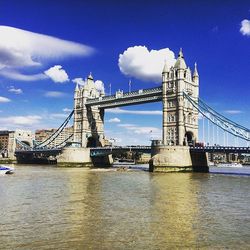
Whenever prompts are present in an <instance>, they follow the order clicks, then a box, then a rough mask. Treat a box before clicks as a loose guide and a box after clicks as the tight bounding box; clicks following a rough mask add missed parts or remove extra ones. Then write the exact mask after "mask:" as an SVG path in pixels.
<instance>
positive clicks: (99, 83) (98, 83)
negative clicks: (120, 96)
mask: <svg viewBox="0 0 250 250" xmlns="http://www.w3.org/2000/svg"><path fill="white" fill-rule="evenodd" d="M72 82H74V83H77V84H79V85H81V86H84V85H85V83H86V80H83V78H81V77H78V78H75V79H73V80H72ZM95 86H96V89H97V90H98V91H99V92H101V93H105V88H104V83H103V82H102V81H101V80H96V81H95Z"/></svg>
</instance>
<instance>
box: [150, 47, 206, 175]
mask: <svg viewBox="0 0 250 250" xmlns="http://www.w3.org/2000/svg"><path fill="white" fill-rule="evenodd" d="M183 92H185V93H186V94H188V95H190V96H191V97H192V99H194V100H196V101H197V100H198V96H199V74H198V71H197V65H196V64H195V66H194V71H193V75H192V73H191V70H190V68H189V67H187V65H186V62H185V59H184V56H183V53H182V50H180V52H179V54H178V58H177V60H176V63H175V65H174V66H173V67H171V68H169V67H168V65H167V64H166V63H165V65H164V68H163V72H162V105H163V119H162V120H163V124H162V143H161V144H155V145H152V158H151V160H150V162H149V170H150V171H154V172H175V171H192V170H195V171H202V172H207V171H208V167H207V166H208V165H207V155H206V154H205V153H203V152H201V153H194V152H190V149H189V146H190V145H194V144H195V142H196V141H197V140H198V111H197V110H196V109H195V108H194V107H193V106H192V105H191V104H190V103H189V101H188V100H187V99H186V98H184V96H183Z"/></svg>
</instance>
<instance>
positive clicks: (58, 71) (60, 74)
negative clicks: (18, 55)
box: [44, 65, 69, 83]
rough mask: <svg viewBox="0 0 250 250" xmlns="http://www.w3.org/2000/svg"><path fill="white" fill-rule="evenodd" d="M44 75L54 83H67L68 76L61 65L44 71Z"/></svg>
mask: <svg viewBox="0 0 250 250" xmlns="http://www.w3.org/2000/svg"><path fill="white" fill-rule="evenodd" d="M44 73H45V75H47V76H48V77H50V78H51V79H52V81H54V82H60V83H63V82H68V81H69V76H68V74H67V73H66V71H65V70H64V69H63V68H62V66H61V65H55V66H53V67H51V68H49V69H48V70H46V71H44Z"/></svg>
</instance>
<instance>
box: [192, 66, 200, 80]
mask: <svg viewBox="0 0 250 250" xmlns="http://www.w3.org/2000/svg"><path fill="white" fill-rule="evenodd" d="M193 77H199V74H198V70H197V63H195V64H194V73H193Z"/></svg>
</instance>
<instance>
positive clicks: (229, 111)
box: [224, 110, 243, 115]
mask: <svg viewBox="0 0 250 250" xmlns="http://www.w3.org/2000/svg"><path fill="white" fill-rule="evenodd" d="M224 112H225V113H227V114H231V115H237V114H242V113H243V111H241V110H225V111H224Z"/></svg>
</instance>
